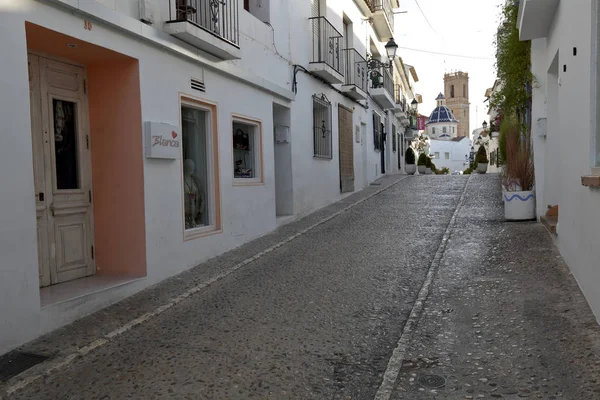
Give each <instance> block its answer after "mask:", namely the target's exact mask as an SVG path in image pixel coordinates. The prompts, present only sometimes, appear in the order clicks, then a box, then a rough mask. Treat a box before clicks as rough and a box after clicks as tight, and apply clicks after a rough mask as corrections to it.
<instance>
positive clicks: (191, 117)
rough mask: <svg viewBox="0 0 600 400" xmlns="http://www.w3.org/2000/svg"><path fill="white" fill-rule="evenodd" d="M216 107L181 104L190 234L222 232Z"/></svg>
mask: <svg viewBox="0 0 600 400" xmlns="http://www.w3.org/2000/svg"><path fill="white" fill-rule="evenodd" d="M214 114H215V108H214V106H208V107H204V106H202V105H201V104H192V103H191V102H190V103H189V104H182V106H181V138H182V168H183V171H182V172H183V185H182V187H183V198H184V200H183V208H184V227H185V231H186V235H187V234H188V233H192V234H194V233H205V232H210V231H213V230H218V229H220V222H219V218H218V215H219V212H218V211H219V210H218V204H219V202H218V199H217V193H218V173H217V170H216V168H217V167H216V166H217V165H218V162H217V161H218V160H217V152H216V149H217V143H216V140H217V138H216V135H215V134H214V129H213V127H214V123H213V118H214Z"/></svg>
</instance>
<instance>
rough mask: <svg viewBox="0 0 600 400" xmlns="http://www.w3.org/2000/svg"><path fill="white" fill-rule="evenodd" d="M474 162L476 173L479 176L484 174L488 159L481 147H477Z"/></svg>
mask: <svg viewBox="0 0 600 400" xmlns="http://www.w3.org/2000/svg"><path fill="white" fill-rule="evenodd" d="M475 162H476V163H477V172H479V173H480V174H485V173H486V172H487V169H488V163H489V160H488V157H487V152H486V151H485V147H483V145H482V144H481V145H479V149H477V155H475Z"/></svg>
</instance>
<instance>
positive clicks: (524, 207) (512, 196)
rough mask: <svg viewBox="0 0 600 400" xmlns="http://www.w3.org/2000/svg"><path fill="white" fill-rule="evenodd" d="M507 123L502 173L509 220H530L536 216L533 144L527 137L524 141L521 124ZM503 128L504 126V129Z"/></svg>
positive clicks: (506, 121)
mask: <svg viewBox="0 0 600 400" xmlns="http://www.w3.org/2000/svg"><path fill="white" fill-rule="evenodd" d="M504 123H506V124H507V126H506V128H505V129H504V132H503V134H504V135H506V138H505V140H506V141H505V143H506V149H505V151H504V154H505V164H504V169H503V173H502V186H503V192H502V198H503V200H504V217H505V218H506V220H508V221H529V220H533V219H535V192H534V190H533V189H534V188H533V186H534V171H533V160H532V157H531V155H532V154H531V143H530V142H529V140H527V139H526V138H527V137H525V139H524V140H520V136H521V135H520V130H519V127H518V125H517V124H515V123H510V122H509V121H508V120H505V121H503V124H504ZM501 130H502V128H501Z"/></svg>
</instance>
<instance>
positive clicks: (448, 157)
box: [444, 152, 450, 160]
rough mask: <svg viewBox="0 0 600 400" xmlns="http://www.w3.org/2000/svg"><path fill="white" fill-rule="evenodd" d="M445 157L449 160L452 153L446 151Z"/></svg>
mask: <svg viewBox="0 0 600 400" xmlns="http://www.w3.org/2000/svg"><path fill="white" fill-rule="evenodd" d="M444 158H445V159H446V160H449V159H450V153H448V152H445V153H444Z"/></svg>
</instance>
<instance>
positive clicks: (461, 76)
mask: <svg viewBox="0 0 600 400" xmlns="http://www.w3.org/2000/svg"><path fill="white" fill-rule="evenodd" d="M444 96H445V97H446V105H447V106H448V108H449V109H450V110H452V114H454V118H456V119H457V120H458V121H459V123H458V132H457V136H458V137H461V136H469V132H470V130H469V73H468V72H462V71H457V72H450V73H448V74H444Z"/></svg>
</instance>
